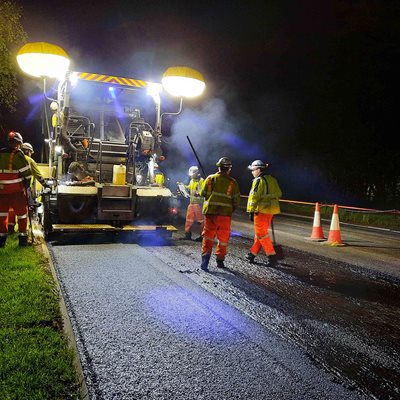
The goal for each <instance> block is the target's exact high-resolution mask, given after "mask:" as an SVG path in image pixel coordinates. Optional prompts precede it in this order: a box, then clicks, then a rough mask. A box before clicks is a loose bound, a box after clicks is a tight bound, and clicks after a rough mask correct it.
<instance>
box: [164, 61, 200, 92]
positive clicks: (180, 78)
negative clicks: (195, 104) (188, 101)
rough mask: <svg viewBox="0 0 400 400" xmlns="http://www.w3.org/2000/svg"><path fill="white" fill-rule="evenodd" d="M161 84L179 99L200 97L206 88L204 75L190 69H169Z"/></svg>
mask: <svg viewBox="0 0 400 400" xmlns="http://www.w3.org/2000/svg"><path fill="white" fill-rule="evenodd" d="M161 82H162V84H163V86H164V89H165V90H166V91H167V92H168V93H169V94H171V95H172V96H178V97H196V96H199V95H201V94H202V93H203V91H204V89H205V87H206V84H205V82H204V78H203V75H202V74H201V73H200V72H198V71H196V70H195V69H192V68H189V67H170V68H168V69H167V70H166V71H165V72H164V74H163V77H162V80H161Z"/></svg>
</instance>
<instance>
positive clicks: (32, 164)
mask: <svg viewBox="0 0 400 400" xmlns="http://www.w3.org/2000/svg"><path fill="white" fill-rule="evenodd" d="M25 158H26V159H27V160H28V163H29V166H30V167H31V173H32V179H31V184H33V182H34V180H35V179H37V180H38V181H39V182H40V183H42V182H43V181H44V178H43V175H42V173H41V172H40V169H39V167H38V165H37V163H36V161H35V160H34V159H33V158H31V157H29V156H27V155H25Z"/></svg>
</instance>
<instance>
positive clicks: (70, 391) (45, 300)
mask: <svg viewBox="0 0 400 400" xmlns="http://www.w3.org/2000/svg"><path fill="white" fill-rule="evenodd" d="M42 259H43V256H42V255H41V254H40V253H39V252H38V251H36V250H35V248H34V247H31V246H28V247H25V248H20V247H19V246H18V238H17V236H16V235H11V236H10V235H9V237H8V238H7V243H6V247H5V248H2V249H0V399H4V400H14V399H15V400H17V399H18V400H28V399H29V400H39V399H40V400H46V399H49V400H50V399H51V400H58V399H59V400H61V399H62V400H65V399H78V398H79V388H78V376H77V373H76V371H75V368H74V365H73V361H74V357H75V355H74V352H73V350H72V349H71V348H69V346H68V343H67V340H66V338H65V337H64V336H63V331H62V318H61V311H60V307H59V298H58V292H57V290H56V285H55V282H54V280H53V278H52V275H51V272H50V271H49V269H48V265H47V263H46V262H45V261H43V260H42Z"/></svg>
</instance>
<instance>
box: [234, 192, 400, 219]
mask: <svg viewBox="0 0 400 400" xmlns="http://www.w3.org/2000/svg"><path fill="white" fill-rule="evenodd" d="M240 197H241V198H243V199H247V198H248V197H249V196H245V195H240ZM279 202H280V203H288V204H302V205H309V206H315V203H316V202H313V203H311V202H309V201H299V200H285V199H279ZM319 205H320V207H332V208H334V207H335V204H329V203H319ZM337 206H338V208H341V209H345V210H352V211H354V212H370V213H374V214H393V215H400V211H399V210H396V209H393V210H376V209H373V208H363V207H353V206H340V205H337Z"/></svg>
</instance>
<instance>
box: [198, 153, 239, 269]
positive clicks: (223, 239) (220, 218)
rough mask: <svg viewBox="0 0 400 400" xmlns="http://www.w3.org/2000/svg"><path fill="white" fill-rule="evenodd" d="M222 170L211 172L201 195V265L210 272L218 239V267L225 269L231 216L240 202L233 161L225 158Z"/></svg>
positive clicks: (217, 164) (216, 251)
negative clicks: (213, 251)
mask: <svg viewBox="0 0 400 400" xmlns="http://www.w3.org/2000/svg"><path fill="white" fill-rule="evenodd" d="M216 166H217V167H218V172H217V173H216V174H213V175H209V176H208V177H207V178H206V180H205V181H204V184H203V189H202V191H201V192H200V196H202V197H204V204H203V214H204V229H203V242H202V246H201V257H202V262H201V266H200V268H201V269H202V270H203V271H208V263H209V261H210V257H211V252H212V248H213V244H214V238H215V236H217V239H218V243H217V248H216V250H215V256H216V258H217V267H219V268H224V260H225V256H226V253H227V247H228V241H229V237H230V234H231V216H232V213H233V212H234V211H235V209H236V208H237V207H238V206H239V203H240V191H239V185H238V183H237V182H236V180H235V179H234V178H232V177H231V176H230V173H231V170H232V162H231V160H230V159H229V158H227V157H222V158H220V159H219V160H218V162H217V163H216Z"/></svg>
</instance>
